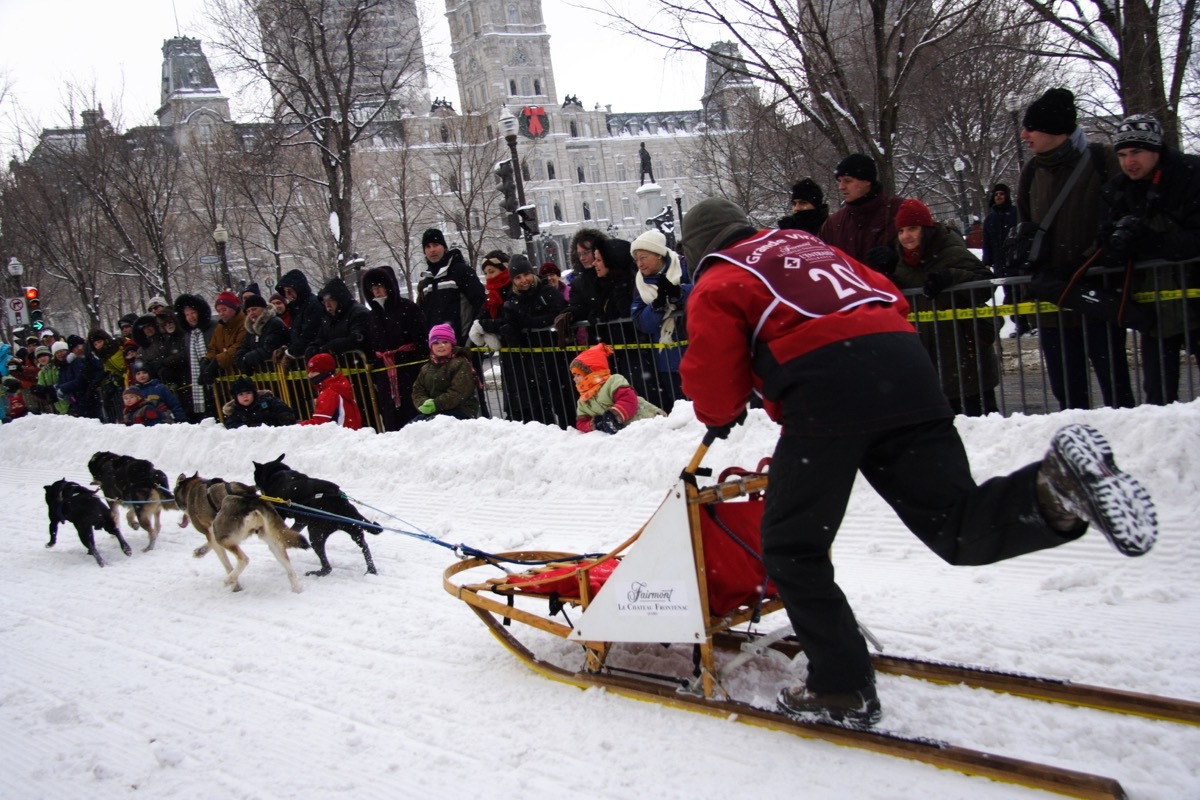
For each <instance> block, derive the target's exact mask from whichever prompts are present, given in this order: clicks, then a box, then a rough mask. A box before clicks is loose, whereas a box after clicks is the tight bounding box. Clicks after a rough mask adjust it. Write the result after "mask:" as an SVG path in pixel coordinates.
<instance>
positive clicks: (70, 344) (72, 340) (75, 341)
mask: <svg viewBox="0 0 1200 800" xmlns="http://www.w3.org/2000/svg"><path fill="white" fill-rule="evenodd" d="M81 344H87V342H86V341H84V339H83V337H82V336H76V335H75V334H73V333H72V334H71V335H70V336H68V337H67V349H68V350H74V349H75V347H76V345H81Z"/></svg>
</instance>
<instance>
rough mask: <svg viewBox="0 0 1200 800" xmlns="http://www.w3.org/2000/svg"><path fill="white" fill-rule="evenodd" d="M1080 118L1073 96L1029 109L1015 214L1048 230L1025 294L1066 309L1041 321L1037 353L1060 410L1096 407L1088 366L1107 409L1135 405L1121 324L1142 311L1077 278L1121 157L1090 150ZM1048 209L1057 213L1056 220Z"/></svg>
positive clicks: (1099, 147)
mask: <svg viewBox="0 0 1200 800" xmlns="http://www.w3.org/2000/svg"><path fill="white" fill-rule="evenodd" d="M1076 116H1077V115H1076V111H1075V95H1074V94H1072V93H1071V92H1070V91H1069V90H1067V89H1062V88H1054V89H1048V90H1047V91H1046V92H1045V93H1044V94H1042V96H1041V97H1039V98H1038V99H1037V100H1035V101H1033V102H1032V103H1031V104H1030V105H1029V108H1028V109H1027V110H1026V112H1025V116H1024V117H1023V118H1022V120H1021V141H1023V142H1024V143H1025V144H1026V145H1027V146H1028V147H1029V149H1030V150H1031V151H1032V153H1033V158H1031V159H1029V161H1028V162H1026V164H1025V168H1024V169H1022V170H1021V178H1020V183H1019V184H1018V186H1017V214H1018V217H1019V220H1020V222H1022V223H1028V222H1033V223H1036V227H1037V228H1038V229H1041V230H1044V231H1045V233H1044V241H1043V244H1042V247H1041V250H1042V252H1041V254H1040V257H1039V258H1038V259H1037V260H1036V261H1035V262H1027V263H1026V264H1025V265H1023V266H1022V267H1021V270H1022V271H1023V272H1024V273H1025V274H1028V275H1032V280H1031V281H1030V282H1029V284H1028V286H1027V289H1028V292H1029V294H1030V295H1032V297H1033V298H1034V299H1036V300H1044V301H1046V302H1049V303H1054V304H1055V305H1057V306H1059V307H1060V311H1058V312H1057V313H1051V314H1040V315H1038V319H1037V322H1036V326H1037V328H1038V346H1039V347H1040V348H1041V351H1042V360H1043V363H1044V364H1045V365H1046V375H1047V377H1048V378H1049V379H1050V390H1051V391H1052V392H1053V393H1054V397H1055V399H1057V400H1058V404H1059V407H1060V408H1062V409H1068V408H1090V407H1091V405H1092V401H1091V397H1090V395H1091V383H1090V381H1089V379H1088V362H1089V361H1090V362H1091V365H1092V370H1093V371H1094V372H1095V374H1096V382H1097V383H1098V384H1099V385H1100V393H1101V394H1102V395H1103V397H1104V404H1105V405H1107V406H1111V407H1113V408H1129V407H1132V406H1133V404H1134V398H1133V387H1132V384H1131V383H1130V379H1129V362H1128V360H1127V359H1126V356H1125V338H1126V333H1125V325H1126V323H1130V324H1132V323H1131V320H1132V318H1133V317H1134V315H1135V313H1136V312H1137V311H1138V309H1137V308H1136V305H1134V304H1132V303H1129V302H1124V303H1122V301H1121V298H1120V296H1119V295H1117V294H1116V289H1117V288H1118V285H1113V286H1108V285H1106V284H1105V279H1104V278H1099V279H1091V278H1085V277H1083V276H1082V275H1081V274H1079V273H1080V272H1081V270H1082V269H1083V268H1084V267H1085V265H1088V264H1090V263H1091V262H1092V261H1093V256H1094V255H1095V253H1096V233H1097V231H1099V229H1100V223H1101V220H1102V214H1103V209H1104V201H1103V199H1102V198H1101V191H1102V189H1103V187H1104V182H1105V180H1106V179H1107V178H1108V177H1109V176H1111V175H1114V174H1116V172H1117V169H1118V167H1117V159H1116V156H1115V155H1114V153H1113V151H1112V148H1110V147H1108V146H1107V145H1103V144H1098V143H1093V144H1089V143H1088V139H1087V135H1086V134H1085V133H1084V131H1083V128H1081V127H1079V125H1078V122H1077V119H1076ZM1077 168H1078V169H1077ZM1060 194H1062V195H1063V196H1062V199H1061V201H1060V199H1059V195H1060ZM1052 208H1056V209H1057V210H1056V211H1055V212H1054V213H1053V214H1052V213H1051V209H1052ZM1018 230H1020V229H1018ZM1021 249H1023V248H1017V249H1016V251H1015V252H1020V250H1021ZM1085 295H1088V296H1085ZM1102 306H1103V307H1104V308H1110V307H1115V308H1116V309H1117V311H1116V313H1115V314H1114V316H1115V318H1116V319H1117V320H1119V322H1115V323H1114V322H1111V321H1109V320H1106V319H1104V318H1102V317H1100V316H1098V315H1096V316H1093V315H1091V314H1090V312H1091V311H1092V310H1093V309H1095V310H1099V309H1100V308H1101V307H1102ZM1082 312H1089V315H1087V316H1085V315H1084V314H1083V313H1082Z"/></svg>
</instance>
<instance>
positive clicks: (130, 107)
mask: <svg viewBox="0 0 1200 800" xmlns="http://www.w3.org/2000/svg"><path fill="white" fill-rule="evenodd" d="M418 4H419V7H420V8H421V9H422V14H423V18H424V21H425V24H426V27H427V28H428V27H432V32H431V34H430V35H427V36H426V39H425V46H426V52H427V54H428V58H429V61H430V63H431V66H432V65H433V64H434V63H436V62H440V63H441V65H442V66H443V67H444V68H445V71H446V72H447V73H449V28H448V26H447V24H446V19H445V4H444V3H443V2H442V1H441V0H418ZM643 10H644V6H643ZM543 13H544V15H545V20H546V26H547V29H548V31H549V33H550V47H551V52H552V55H553V60H554V74H555V80H556V84H557V89H558V94H559V98H558V99H559V100H560V101H561V99H562V97H563V96H565V95H567V94H574V95H577V96H578V97H579V98H580V100H582V101H583V103H584V105H585V107H587V108H591V107H592V106H593V105H594V104H595V103H600V104H602V105H603V104H611V105H612V107H613V110H614V111H650V110H679V109H692V108H698V107H699V105H700V100H699V98H700V94H701V92H702V91H703V88H704V62H703V59H701V58H699V57H697V56H694V55H690V56H681V55H673V54H672V55H668V54H667V53H666V52H665V51H664V50H661V49H658V48H655V47H653V46H651V45H649V44H646V43H644V42H641V41H639V40H637V39H634V38H631V37H628V36H621V35H619V34H617V33H615V32H613V31H611V30H608V29H606V28H605V27H604V18H603V16H602V15H601V14H599V13H598V12H596V11H592V10H587V9H584V8H580V7H578V6H576V5H574V4H571V3H568V2H566V1H565V0H543ZM176 20H178V24H176ZM207 27H208V23H207V22H206V20H205V14H204V0H121V2H119V3H117V2H104V0H54V2H46V1H44V0H43V1H41V2H39V1H38V0H0V88H3V87H4V86H5V85H7V86H8V97H7V98H6V99H5V101H4V104H3V107H0V153H2V154H3V155H4V157H7V156H8V155H9V154H11V153H13V152H14V144H13V137H14V135H15V131H16V130H17V127H18V125H19V127H20V128H21V129H24V130H26V131H28V130H37V129H39V128H40V127H55V126H61V125H66V124H68V122H69V120H68V118H67V116H66V113H65V111H64V108H65V106H66V102H65V101H66V93H65V91H64V87H65V86H66V85H67V84H68V83H73V84H75V85H77V86H81V87H94V88H95V96H96V97H98V98H99V99H100V100H101V102H102V103H103V104H104V107H105V110H106V111H110V110H113V109H117V108H119V109H120V110H121V115H120V119H121V120H122V121H123V122H124V123H125V124H126V125H134V124H143V123H147V122H151V121H153V115H154V112H155V110H156V109H157V107H158V102H159V93H160V90H161V84H160V75H161V68H162V43H163V41H164V40H165V39H169V38H171V37H173V36H176V35H185V36H192V37H198V38H200V39H202V40H203V41H205V42H207V41H208V40H209V38H210V37H209V36H207V35H206V30H207ZM206 53H209V54H210V55H211V53H212V50H211V48H206ZM218 81H219V82H221V87H222V89H223V90H225V92H226V93H229V92H230V91H231V88H232V82H231V81H230V80H228V79H225V80H222V78H221V77H220V76H218ZM618 87H619V88H618ZM430 91H431V94H432V96H434V97H446V98H448V99H450V100H452V101H454V103H455V108H460V109H461V104H460V103H458V102H457V100H458V91H457V87H456V86H455V84H454V82H453V79H452V78H449V77H446V78H437V77H435V76H432V75H431V86H430ZM78 111H79V109H76V113H78ZM234 113H235V114H236V113H237V111H236V103H235V112H234ZM28 146H29V142H28V141H27V142H26V147H28Z"/></svg>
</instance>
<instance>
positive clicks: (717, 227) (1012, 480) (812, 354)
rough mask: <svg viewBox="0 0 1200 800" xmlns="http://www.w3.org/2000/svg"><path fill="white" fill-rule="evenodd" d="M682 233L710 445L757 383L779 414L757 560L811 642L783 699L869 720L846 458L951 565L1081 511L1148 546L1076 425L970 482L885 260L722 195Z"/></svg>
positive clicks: (870, 675) (741, 410) (696, 369)
mask: <svg viewBox="0 0 1200 800" xmlns="http://www.w3.org/2000/svg"><path fill="white" fill-rule="evenodd" d="M683 242H684V249H685V250H686V252H687V257H688V263H689V264H690V265H692V266H693V274H694V281H695V287H694V288H693V290H692V293H691V295H690V296H689V299H688V318H689V319H688V337H689V341H690V344H689V347H688V351H687V354H686V355H685V356H684V358H683V363H682V365H681V367H680V372H681V375H682V378H683V390H684V392H685V393H686V394H687V396H688V397H690V398H691V399H692V401H693V408H694V411H695V414H696V418H697V419H698V420H700V422H702V423H704V424H705V425H706V426H707V427H708V435H707V436H706V437H705V441H706V442H709V443H711V442H712V441H713V439H715V438H725V437H727V436H728V435H729V434H730V432H731V430H732V428H733V427H734V426H736V425H738V424H739V423H741V422H742V421H743V420H744V419H745V417H746V405H747V402H748V400H749V398H750V394H751V393H752V392H754V393H756V394H759V395H761V396H762V398H763V405H764V409H765V410H766V412H767V414H768V415H769V416H770V417H771V419H772V420H774V421H776V422H778V423H780V424H781V425H782V434H781V436H780V437H779V441H778V443H777V445H776V449H775V453H774V455H773V457H772V460H771V483H770V487H769V488H768V490H767V498H766V508H765V511H764V514H763V519H762V549H763V563H764V565H765V567H766V570H767V575H768V576H769V577H770V578H771V580H772V581H774V583H775V585H776V587H777V588H778V590H779V597H780V599H782V600H783V602H784V605H785V607H786V609H787V612H788V617H789V619H790V620H791V623H792V627H793V628H794V629H795V632H796V636H797V638H798V639H799V641H800V643H801V645H802V647H803V648H804V651H805V654H806V655H807V656H808V675H807V678H806V681H805V684H804V685H802V686H795V687H790V688H786V689H784V690H783V691H781V692H780V694H779V697H778V700H777V702H778V705H779V707H780V710H781V711H783V712H784V713H786V714H788V715H789V716H792V717H794V718H796V719H801V720H821V721H832V722H838V723H841V724H844V725H851V726H857V727H863V726H869V725H873V724H875V723H876V722H877V721H878V720H879V719H880V718H881V716H882V710H881V706H880V703H879V698H878V695H877V694H876V691H875V678H874V671H873V669H872V666H871V659H870V656H869V654H868V652H867V646H866V641H865V640H864V638H863V635H862V633H861V632H860V631H859V628H858V623H857V622H856V621H855V618H854V612H853V611H852V610H851V608H850V604H849V602H848V601H847V599H846V596H845V595H844V594H843V593H842V590H841V589H840V588H839V587H838V585H837V583H836V582H835V581H834V577H833V567H832V565H831V563H830V561H829V550H830V547H831V546H832V544H833V540H834V537H835V536H836V534H837V530H838V528H839V526H840V525H841V522H842V518H843V516H844V515H845V512H846V507H847V504H848V502H849V499H850V493H851V490H852V488H853V486H854V482H855V478H856V476H857V474H858V473H859V472H861V473H862V474H863V476H864V477H865V478H866V479H867V481H868V482H869V483H870V485H871V486H872V488H874V489H875V491H876V492H877V493H878V494H879V495H880V496H881V497H882V498H883V499H884V500H885V501H886V502H887V503H888V504H890V505H891V506H892V508H894V509H895V510H896V513H897V515H898V516H899V517H900V519H901V521H902V522H903V523H904V524H905V525H906V526H907V527H908V528H909V530H911V531H912V532H913V533H914V534H915V535H916V536H917V537H918V538H919V539H920V540H921V541H922V542H923V543H924V544H925V545H926V546H927V547H928V548H929V549H931V550H933V552H935V553H936V554H937V555H938V556H940V557H941V558H942V559H944V560H945V561H946V562H948V563H950V564H962V565H978V564H989V563H992V562H995V561H1000V560H1002V559H1006V558H1012V557H1014V556H1017V555H1021V554H1024V553H1031V552H1034V551H1037V550H1042V549H1046V548H1050V547H1057V546H1059V545H1062V544H1066V543H1067V542H1070V541H1073V540H1074V539H1077V538H1079V537H1080V536H1082V535H1083V534H1084V532H1085V531H1086V530H1087V528H1088V525H1089V524H1094V525H1096V526H1097V527H1098V528H1100V529H1101V531H1102V532H1103V533H1104V534H1105V535H1106V536H1107V538H1108V539H1109V540H1110V541H1111V542H1112V543H1113V544H1114V546H1116V547H1117V548H1118V550H1120V551H1121V552H1122V553H1124V554H1126V555H1141V554H1142V553H1144V552H1146V551H1147V550H1149V549H1150V547H1151V546H1152V545H1153V543H1154V540H1155V537H1156V535H1157V521H1156V517H1155V512H1154V508H1153V504H1152V503H1151V502H1150V499H1149V496H1148V495H1147V494H1146V492H1145V490H1144V489H1143V488H1142V487H1141V486H1140V485H1139V484H1138V483H1137V481H1135V480H1134V479H1133V478H1131V477H1130V476H1128V475H1126V474H1125V473H1122V472H1120V471H1119V470H1118V469H1117V468H1116V464H1115V463H1113V459H1112V452H1111V449H1110V448H1109V447H1108V443H1107V442H1106V441H1105V440H1104V438H1103V437H1102V436H1101V435H1100V434H1099V433H1098V432H1097V431H1095V430H1094V429H1092V428H1090V427H1088V426H1086V425H1071V426H1067V427H1066V428H1063V429H1062V430H1060V431H1059V432H1058V433H1057V434H1055V436H1054V439H1053V441H1052V442H1051V447H1050V451H1049V452H1048V453H1047V455H1046V458H1045V459H1044V460H1042V461H1040V462H1033V463H1031V464H1028V465H1027V466H1025V467H1022V468H1021V469H1019V470H1017V471H1016V472H1014V473H1012V474H1011V475H1007V476H1001V477H995V478H992V479H991V480H988V481H987V482H985V483H983V484H981V485H976V484H975V482H974V480H973V478H972V477H971V465H970V462H969V461H968V459H967V454H966V451H965V449H964V447H963V444H962V441H961V440H960V439H959V436H958V432H957V430H956V429H955V427H954V415H953V412H952V411H951V410H950V406H949V404H948V403H947V401H946V398H945V395H944V394H943V393H942V390H941V386H940V383H939V381H938V375H937V372H936V370H935V369H934V366H933V362H932V361H931V360H930V359H929V356H928V354H927V353H926V351H925V349H924V348H923V347H922V345H921V340H920V338H919V337H918V336H917V334H916V331H915V330H914V329H913V327H912V325H911V324H909V322H908V320H907V315H908V310H909V307H908V303H907V302H906V301H905V300H904V298H903V296H901V295H900V294H899V292H897V291H896V287H895V286H894V285H893V284H892V283H891V281H889V280H888V279H887V278H886V277H885V276H883V275H882V274H880V273H878V272H876V271H875V270H872V269H870V268H869V267H866V266H864V265H862V264H860V263H859V262H857V261H855V260H854V259H852V258H848V257H847V256H846V255H845V254H844V253H842V252H839V251H838V250H836V249H834V248H832V247H830V246H828V245H826V244H825V243H823V242H821V241H820V240H819V239H817V238H816V237H815V236H812V235H810V234H807V233H804V232H803V231H796V230H767V231H756V230H755V228H754V226H752V225H751V224H750V221H749V220H748V219H747V217H746V215H745V213H744V212H743V211H742V210H741V209H739V208H738V207H737V206H736V205H734V204H733V203H731V202H729V201H728V200H725V199H722V198H709V199H706V200H702V201H700V202H699V203H697V204H696V205H695V206H693V207H692V208H691V210H689V211H688V213H687V215H686V216H685V217H684V220H683ZM1104 476H1108V477H1107V478H1105V477H1104ZM1127 512H1128V513H1127Z"/></svg>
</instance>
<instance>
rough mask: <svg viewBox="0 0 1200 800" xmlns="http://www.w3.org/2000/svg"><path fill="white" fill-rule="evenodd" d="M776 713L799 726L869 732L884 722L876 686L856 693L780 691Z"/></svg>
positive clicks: (802, 690) (792, 689)
mask: <svg viewBox="0 0 1200 800" xmlns="http://www.w3.org/2000/svg"><path fill="white" fill-rule="evenodd" d="M776 703H777V704H778V705H779V710H780V711H782V712H783V713H784V714H785V715H787V716H789V717H791V718H792V719H794V720H797V721H798V722H833V723H837V724H839V725H845V726H847V727H851V728H869V727H871V726H872V725H874V724H875V723H877V722H879V720H881V719H883V709H882V708H881V707H880V705H879V695H877V694H876V693H875V685H874V684H871V683H868V684H867V685H866V686H865V687H863V688H862V689H859V690H858V691H856V692H810V691H809V690H808V689H806V688H805V687H803V686H793V687H791V688H787V689H782V690H780V692H779V697H778V698H777V699H776Z"/></svg>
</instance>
